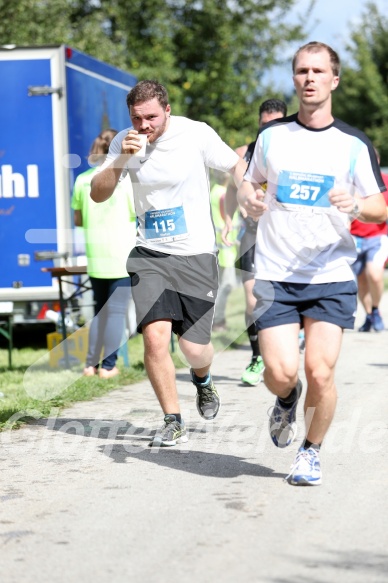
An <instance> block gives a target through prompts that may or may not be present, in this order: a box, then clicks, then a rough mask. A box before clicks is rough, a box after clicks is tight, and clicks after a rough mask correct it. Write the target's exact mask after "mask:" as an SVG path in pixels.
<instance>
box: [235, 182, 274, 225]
mask: <svg viewBox="0 0 388 583" xmlns="http://www.w3.org/2000/svg"><path fill="white" fill-rule="evenodd" d="M264 197H265V193H264V191H263V190H262V189H261V185H260V184H253V183H252V182H249V181H248V180H243V182H242V184H241V186H240V188H239V189H238V191H237V201H238V203H239V205H240V208H243V209H244V210H245V212H246V214H247V215H248V216H249V217H252V219H254V220H255V221H258V220H259V218H260V217H261V215H262V214H263V213H264V212H265V211H266V210H267V208H268V207H267V205H266V204H265V203H264V202H263V200H264Z"/></svg>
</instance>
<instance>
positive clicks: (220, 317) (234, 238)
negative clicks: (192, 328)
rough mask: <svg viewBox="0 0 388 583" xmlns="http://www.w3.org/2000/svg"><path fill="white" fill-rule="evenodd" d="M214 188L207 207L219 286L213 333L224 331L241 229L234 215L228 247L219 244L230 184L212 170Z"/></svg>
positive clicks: (235, 281) (234, 281)
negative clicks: (214, 242) (214, 241)
mask: <svg viewBox="0 0 388 583" xmlns="http://www.w3.org/2000/svg"><path fill="white" fill-rule="evenodd" d="M211 175H212V182H213V186H212V188H211V190H210V203H211V209H212V217H213V223H214V227H215V230H216V244H217V248H218V272H219V281H220V285H219V288H218V294H217V300H216V305H215V310H214V322H213V330H214V332H223V331H225V330H226V329H227V321H226V307H227V302H228V297H229V295H230V293H231V291H232V290H233V288H235V287H236V285H237V278H236V268H235V263H236V259H237V255H238V234H239V231H240V227H241V221H240V215H239V213H238V212H237V211H236V212H235V213H234V216H233V220H232V226H233V228H232V231H231V232H230V233H229V238H228V239H229V242H230V243H231V244H230V245H229V244H228V245H225V243H224V242H223V240H222V230H223V228H224V225H225V194H226V188H227V185H228V182H229V174H225V173H222V172H218V171H216V170H213V172H212V173H211Z"/></svg>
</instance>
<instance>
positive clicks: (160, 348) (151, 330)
mask: <svg viewBox="0 0 388 583" xmlns="http://www.w3.org/2000/svg"><path fill="white" fill-rule="evenodd" d="M170 337H171V334H170V332H168V331H166V330H165V329H163V328H161V327H158V326H152V323H151V325H146V326H144V327H143V341H144V349H145V351H146V353H147V354H148V355H152V356H157V355H161V354H165V353H166V352H168V350H169V342H170Z"/></svg>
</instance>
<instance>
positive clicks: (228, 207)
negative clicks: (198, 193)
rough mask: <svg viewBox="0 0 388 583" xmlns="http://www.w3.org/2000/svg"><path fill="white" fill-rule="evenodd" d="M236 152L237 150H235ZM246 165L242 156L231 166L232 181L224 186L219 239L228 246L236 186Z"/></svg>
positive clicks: (229, 243) (235, 202)
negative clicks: (222, 224)
mask: <svg viewBox="0 0 388 583" xmlns="http://www.w3.org/2000/svg"><path fill="white" fill-rule="evenodd" d="M236 153H237V150H236ZM247 167H248V164H247V162H246V161H245V160H243V159H242V158H241V159H240V160H239V161H238V162H237V164H236V166H235V167H234V168H232V170H231V171H230V174H231V175H232V177H233V182H232V181H231V180H229V183H228V186H227V188H226V193H225V200H224V209H225V225H224V228H223V229H222V232H221V239H222V242H223V243H224V245H227V246H230V245H232V244H233V243H231V242H230V241H229V240H228V234H229V233H230V232H231V231H232V230H233V215H234V213H235V212H236V209H237V207H238V203H237V188H238V186H240V184H241V182H242V181H243V178H244V173H245V171H246V169H247Z"/></svg>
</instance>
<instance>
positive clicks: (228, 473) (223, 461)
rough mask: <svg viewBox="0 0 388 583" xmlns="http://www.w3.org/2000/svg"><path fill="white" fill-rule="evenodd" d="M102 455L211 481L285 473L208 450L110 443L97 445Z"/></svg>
mask: <svg viewBox="0 0 388 583" xmlns="http://www.w3.org/2000/svg"><path fill="white" fill-rule="evenodd" d="M99 449H100V451H101V453H103V454H104V455H106V456H108V457H110V458H111V459H112V460H113V461H114V462H115V463H118V464H122V463H127V462H128V461H129V462H130V461H131V460H134V461H135V460H136V461H137V462H138V461H142V462H146V463H151V464H154V465H157V466H161V467H163V468H169V469H174V470H178V471H182V472H189V473H190V474H197V475H199V476H206V477H212V478H237V477H239V476H255V477H259V478H285V477H286V474H279V473H277V472H274V470H272V469H271V468H268V467H266V466H262V465H260V464H258V463H250V462H248V461H246V460H245V459H244V458H242V457H239V456H235V455H229V454H222V453H215V452H207V451H196V450H191V451H185V450H184V451H182V450H179V449H171V448H151V447H147V448H146V449H145V448H144V447H142V446H139V445H129V444H126V445H121V444H110V445H107V446H104V445H101V446H99Z"/></svg>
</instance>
